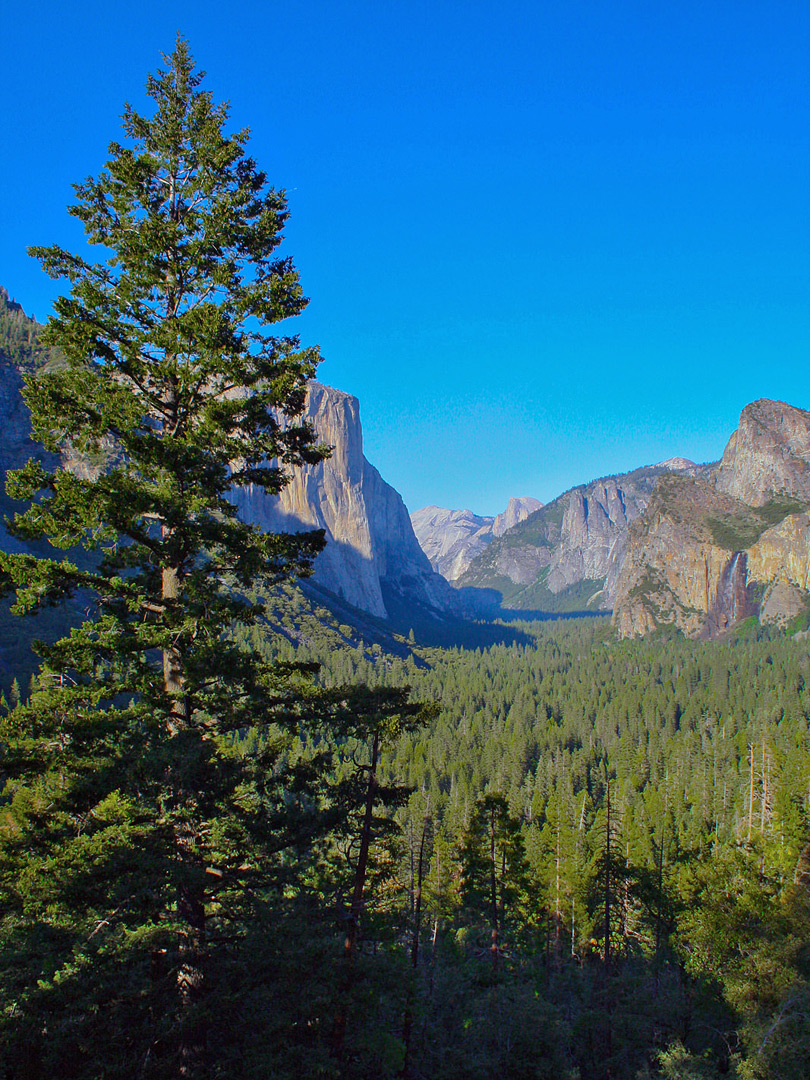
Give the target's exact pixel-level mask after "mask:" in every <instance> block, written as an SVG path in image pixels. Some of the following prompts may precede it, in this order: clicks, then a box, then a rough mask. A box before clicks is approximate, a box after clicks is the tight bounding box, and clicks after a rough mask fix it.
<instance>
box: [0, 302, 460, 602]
mask: <svg viewBox="0 0 810 1080" xmlns="http://www.w3.org/2000/svg"><path fill="white" fill-rule="evenodd" d="M38 332H39V327H38V326H37V324H36V323H35V322H34V320H33V319H30V318H28V317H27V316H26V315H25V314H24V313H23V311H22V308H21V307H20V306H19V305H18V304H16V303H15V302H14V301H12V300H11V299H10V298H9V296H8V293H6V292H5V290H2V289H0V415H2V417H3V432H2V436H0V469H2V474H1V475H2V476H4V475H5V473H6V471H7V470H8V469H14V468H19V467H20V466H21V465H22V464H23V463H24V462H25V461H27V460H28V458H29V457H31V456H32V455H39V456H40V457H41V458H42V459H43V460H45V459H47V458H49V457H50V456H49V455H47V454H46V453H45V451H44V450H43V449H42V447H40V446H38V444H36V443H33V442H32V441H31V438H30V435H31V420H30V416H29V413H28V408H27V406H26V404H25V402H24V401H23V399H22V395H21V390H22V375H23V372H24V371H26V370H29V371H30V370H35V369H36V367H37V366H38V365H39V364H41V363H42V362H43V361H46V362H47V361H48V359H49V354H47V353H46V352H45V351H44V350H43V349H42V348H41V346H39V343H38ZM50 359H53V358H50ZM305 419H306V420H308V421H309V423H311V424H312V425H313V427H314V428H315V431H316V432H317V435H318V439H319V441H320V442H323V443H325V444H326V445H328V446H331V447H333V451H332V456H331V457H330V458H329V459H328V460H326V461H324V462H322V463H321V464H319V465H317V466H315V467H311V468H303V469H297V470H295V471H294V473H293V475H292V476H291V480H290V483H289V485H288V486H287V487H286V488H285V489H284V491H283V492H282V494H281V495H280V496H276V497H274V496H269V495H267V494H265V492H264V491H263V490H261V489H252V490H251V489H248V490H245V491H241V492H239V493H238V495H235V496H234V498H235V501H236V503H237V505H238V506H239V507H240V509H241V510H242V512H243V514H244V515H245V517H246V519H247V520H249V521H252V522H253V523H254V524H256V525H258V526H260V527H261V528H265V529H275V530H287V531H300V530H303V529H324V530H325V532H326V538H327V545H326V548H325V550H324V551H323V552H322V553H321V554H320V555H319V556H318V558H317V560H316V563H315V573H314V575H313V578H314V580H315V581H316V582H317V583H318V584H320V585H321V586H323V587H324V588H326V589H329V590H330V591H331V592H333V593H335V594H336V595H337V596H340V597H343V598H344V599H345V600H346V601H347V602H348V603H350V604H352V605H353V606H354V607H357V608H360V609H362V610H363V611H367V612H369V613H371V614H373V615H377V616H379V617H382V618H385V617H386V616H387V615H388V614H389V610H388V608H389V606H390V604H391V603H394V604H402V603H404V604H416V605H419V606H421V607H422V608H428V609H430V610H432V611H433V612H434V613H439V612H444V611H450V610H452V611H455V612H458V611H460V610H461V602H460V598H459V597H458V595H457V594H456V593H455V592H454V590H453V589H451V588H450V586H449V585H448V584H447V582H446V581H445V580H444V578H442V577H440V576H439V575H438V574H436V573H435V572H434V571H433V569H432V568H431V566H430V563H429V562H428V559H427V556H426V555H425V554H424V553H423V551H422V549H421V548H420V547H419V544H418V542H417V540H416V537H415V536H414V533H413V528H412V526H411V522H410V518H409V516H408V511H407V510H406V509H405V505H404V503H403V502H402V499H401V498H400V496H399V495H398V494H397V492H396V491H394V489H393V488H392V487H391V486H390V485H389V484H386V482H385V481H384V480H383V479H382V477H381V476H380V474H379V473H378V472H377V470H376V469H375V468H374V466H373V465H370V464H369V463H368V461H366V459H365V457H364V456H363V435H362V430H361V426H360V410H359V405H358V402H357V399H356V398H354V397H352V396H351V395H349V394H344V393H341V392H340V391H339V390H333V389H331V388H330V387H326V386H322V385H321V384H319V383H315V382H313V383H311V384H310V387H309V393H308V395H307V405H306V413H305ZM111 452H112V450H111V451H110V453H111ZM103 457H104V455H102V458H103ZM62 463H63V464H64V465H65V467H67V468H69V469H71V470H72V471H73V472H75V473H77V474H78V475H87V476H90V475H94V474H96V475H97V473H98V470H99V469H100V468H103V467H104V460H102V459H100V460H98V461H90V460H87V459H86V458H85V457H82V456H79V455H77V454H75V453H74V452H73V450H72V448H71V447H70V445H69V443H67V444H66V445H65V448H64V450H63V453H62ZM0 502H2V507H0V510H2V511H3V513H4V514H8V513H11V512H12V511H13V505H12V504H11V502H10V500H8V499H7V498H6V496H5V495H4V494H3V493H2V491H0ZM0 545H2V547H4V548H5V549H6V550H14V551H16V550H21V547H22V546H21V545H20V543H19V541H17V540H15V539H14V538H13V537H10V536H9V535H8V534H7V533H6V531H5V528H4V527H3V524H2V515H0ZM386 597H387V598H388V599H387V600H386Z"/></svg>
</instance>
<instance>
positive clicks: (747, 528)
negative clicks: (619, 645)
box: [613, 401, 810, 638]
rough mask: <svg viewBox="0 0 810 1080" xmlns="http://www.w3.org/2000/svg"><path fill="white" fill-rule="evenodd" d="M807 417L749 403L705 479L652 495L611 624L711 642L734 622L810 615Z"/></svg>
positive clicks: (633, 533)
mask: <svg viewBox="0 0 810 1080" xmlns="http://www.w3.org/2000/svg"><path fill="white" fill-rule="evenodd" d="M808 509H810V413H808V412H806V411H804V410H802V409H797V408H795V407H794V406H791V405H786V404H784V403H782V402H776V401H755V402H753V403H752V404H750V405H747V406H746V407H745V408H744V409H743V411H742V414H741V416H740V423H739V426H738V428H737V431H736V432H734V434H733V435H732V436H731V438H730V439H729V442H728V445H727V447H726V449H725V452H724V454H723V458H722V460H721V461H720V463H719V464H718V465H717V466H716V468H714V469H712V470H711V471H709V472H708V473H707V474H705V475H704V476H703V477H691V478H690V477H684V476H674V475H673V476H670V477H667V478H666V479H662V480H660V481H659V483H658V484H657V485H656V488H655V491H654V493H653V497H652V498H651V500H650V503H649V505H648V507H647V509H646V512H645V513H644V514H643V516H641V517H640V518H639V520H637V521H636V522H635V523H634V524H633V525H632V526H631V529H630V534H629V545H628V550H627V557H626V559H625V562H624V566H623V568H622V572H621V575H620V579H619V583H618V588H617V595H616V605H615V610H614V616H613V619H614V623H615V625H616V627H617V629H618V631H619V633H620V635H621V636H623V637H632V636H636V635H641V634H645V633H648V632H650V631H652V630H654V629H656V628H657V627H659V626H665V625H672V626H675V627H677V628H678V629H680V630H682V631H683V632H684V633H685V634H687V635H688V636H691V637H698V636H699V637H707V638H715V637H717V636H719V635H721V634H722V633H723V632H724V631H727V630H728V629H730V628H732V627H734V626H735V625H737V624H738V623H739V622H740V621H741V620H743V619H745V618H748V617H751V616H756V617H758V618H759V619H760V621H762V622H777V623H787V622H788V621H789V620H791V619H792V618H794V617H795V616H796V615H798V614H800V613H803V612H805V611H806V610H807V609H808V605H810V520H809V519H808V513H807V511H808Z"/></svg>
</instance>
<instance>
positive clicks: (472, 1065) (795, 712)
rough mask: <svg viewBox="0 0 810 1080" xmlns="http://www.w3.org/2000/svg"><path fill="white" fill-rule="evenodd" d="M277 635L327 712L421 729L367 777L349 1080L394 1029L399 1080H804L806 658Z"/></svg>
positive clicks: (783, 647)
mask: <svg viewBox="0 0 810 1080" xmlns="http://www.w3.org/2000/svg"><path fill="white" fill-rule="evenodd" d="M279 610H280V611H283V615H279V621H280V623H281V625H282V626H283V627H284V629H285V634H284V636H282V637H281V638H277V639H276V643H275V645H274V646H273V651H275V652H276V654H277V655H278V656H279V657H282V658H283V657H288V658H289V657H292V656H293V655H294V656H297V657H299V658H300V657H301V656H302V655H306V656H308V657H310V658H312V659H314V660H317V661H318V663H319V664H320V678H321V680H322V681H323V683H324V685H325V686H332V685H339V684H342V683H345V682H356V681H363V682H365V683H367V684H369V685H374V684H379V685H382V686H401V685H409V686H411V687H412V690H413V692H414V694H415V695H416V696H417V697H419V698H422V699H424V700H434V701H437V702H439V703H440V712H439V714H438V716H437V717H436V718H435V719H434V720H433V721H432V722H431V724H430V726H429V727H428V728H426V729H425V730H423V731H420V732H418V733H416V734H411V735H407V736H403V737H400V738H398V739H392V740H390V742H389V744H388V747H387V754H386V756H385V758H384V762H383V765H384V776H385V783H387V784H389V785H393V784H402V783H404V784H406V785H407V786H408V787H409V788H410V789H411V795H410V796H409V799H408V802H407V804H406V805H404V806H402V807H400V808H399V809H398V810H396V812H394V813H392V815H391V816H392V818H393V820H395V821H396V823H397V825H398V826H399V828H398V831H397V832H396V834H394V837H392V835H391V834H390V833H389V832H388V831H387V830H383V832H382V834H381V838H380V841H379V843H378V845H377V847H376V849H375V853H376V861H377V870H376V873H377V875H378V876H377V878H376V880H375V882H374V884H373V886H372V887H371V888H370V889H369V891H368V895H367V897H366V910H365V913H364V923H363V936H362V943H361V946H360V954H361V957H362V964H363V979H364V980H367V985H366V987H365V992H366V993H367V994H369V995H371V997H367V998H365V999H364V1004H363V1006H362V1007H361V1006H360V1005H359V1004H358V1007H357V1010H356V1013H355V1022H356V1026H355V1030H354V1039H355V1040H356V1043H355V1052H356V1054H357V1055H358V1059H359V1058H362V1057H363V1055H364V1054H369V1053H370V1048H371V1047H373V1046H374V1045H375V1040H376V1039H383V1042H384V1041H385V1037H386V1036H387V1038H388V1039H393V1040H395V1043H394V1045H395V1046H396V1048H397V1051H398V1052H399V1053H401V1052H402V1047H403V1045H404V1044H403V1039H404V1038H405V1036H404V1035H403V1029H400V1028H398V1024H401V1023H403V1022H404V1021H403V1019H402V1017H403V1016H404V1015H406V1014H407V1015H410V1016H411V1017H412V1020H411V1021H410V1022H409V1023H410V1026H407V1025H406V1028H405V1029H404V1030H405V1032H406V1033H407V1036H408V1037H407V1038H405V1043H407V1046H408V1057H409V1061H410V1068H411V1069H412V1070H413V1075H414V1076H430V1077H453V1076H465V1077H466V1076H470V1077H487V1076H493V1075H504V1076H515V1077H524V1076H525V1077H535V1076H549V1077H552V1076H570V1077H636V1076H647V1075H665V1076H671V1077H690V1076H695V1077H704V1076H705V1077H708V1076H718V1077H719V1076H728V1075H736V1076H740V1077H797V1078H798V1077H803V1076H806V1074H807V1064H806V1062H807V1060H808V1051H809V1050H810V1041H809V1039H810V1027H809V1021H810V1015H808V1005H810V996H809V995H808V989H807V986H806V977H807V974H808V963H809V962H810V951H809V950H808V944H807V931H808V929H810V923H808V917H809V916H810V908H809V907H808V894H807V886H808V882H809V881H810V851H808V837H809V836H810V831H809V826H810V770H808V761H810V730H809V729H808V723H809V721H810V691H808V685H807V681H808V672H809V671H810V649H808V643H807V640H806V637H804V636H803V635H802V634H799V635H798V637H797V638H796V639H794V637H793V636H790V635H785V634H776V633H774V634H771V633H769V632H765V631H763V630H762V629H760V628H758V627H755V626H746V627H743V628H742V629H741V630H739V631H737V633H736V634H734V635H733V636H732V637H730V638H729V639H728V640H727V641H725V642H723V643H701V642H690V641H687V640H685V639H684V638H682V637H680V636H672V637H659V638H654V639H649V640H645V641H636V642H619V641H617V640H616V638H615V635H614V633H613V632H612V631H611V629H610V626H609V623H608V621H607V620H606V619H598V618H594V619H588V620H560V621H556V622H543V623H521V624H516V625H515V626H514V627H513V629H515V630H518V631H519V632H520V633H521V635H523V636H524V637H525V638H526V639H529V641H528V643H524V644H511V645H493V646H489V647H486V648H469V647H468V648H462V647H459V648H452V649H436V648H425V649H423V648H419V647H418V646H416V645H412V648H411V651H410V652H409V654H408V655H407V656H405V657H403V656H401V655H399V656H398V655H392V654H390V653H386V652H385V651H384V650H383V649H381V648H380V646H379V645H375V644H372V645H367V644H364V643H363V642H362V641H361V640H358V639H357V638H356V635H353V634H352V631H351V628H350V627H349V626H347V625H345V624H343V625H342V626H340V625H338V624H337V623H336V622H335V621H334V619H332V620H330V619H329V616H328V613H327V611H326V610H325V609H324V608H323V607H319V608H318V607H315V608H313V607H312V606H311V605H309V604H307V602H306V601H305V599H304V598H303V597H302V596H301V595H300V594H296V593H295V592H290V594H289V595H288V596H287V597H286V599H285V601H284V602H283V603H282V604H280V608H279ZM330 623H331V629H329V626H330ZM254 644H258V641H256V642H254ZM264 647H267V644H266V641H265V645H264ZM299 749H301V748H299ZM362 753H363V749H362V747H358V746H357V745H355V744H354V743H353V742H351V741H350V742H349V743H348V744H346V745H345V746H342V747H339V748H336V754H337V766H336V771H337V775H338V776H340V775H341V773H344V772H345V773H346V774H349V773H351V772H352V771H353V770H354V769H355V767H356V766H355V760H356V759H357V758H358V757H360V759H361V760H362ZM346 872H348V868H347V871H346ZM342 899H343V900H345V894H344V893H341V890H340V887H339V885H338V884H335V892H334V894H333V896H332V897H330V899H329V900H328V901H327V905H328V904H329V903H330V902H331V903H333V904H334V905H336V906H337V909H338V910H339V909H340V904H341V900H342ZM324 900H327V897H326V896H324ZM606 927H609V932H608V933H607V934H606ZM391 963H394V964H395V965H396V964H398V965H399V966H400V968H401V969H402V968H407V967H409V966H410V968H411V972H410V981H409V982H407V984H406V982H405V976H404V974H402V972H400V974H401V975H402V980H403V981H402V983H401V984H400V994H399V997H398V998H396V995H395V1004H394V1003H393V1002H392V1000H391V996H390V995H391V994H392V993H393V992H394V987H395V986H396V985H397V982H396V981H395V978H394V981H392V975H391V974H390V973H389V971H388V966H387V965H389V964H391ZM406 985H407V990H406V989H405V987H406ZM371 987H374V989H373V990H372V989H371ZM403 995H404V999H403ZM370 1002H373V1006H374V1007H373V1009H372V1010H371V1012H370V1013H369V1003H370ZM392 1005H393V1008H392ZM361 1017H362V1018H365V1019H364V1020H363V1021H362V1022H361ZM369 1020H370V1023H369ZM397 1039H398V1042H397ZM377 1053H378V1054H382V1050H381V1049H379V1050H378V1051H377ZM381 1060H382V1059H381V1058H378V1060H377V1061H376V1063H375V1064H374V1065H368V1066H367V1069H368V1072H367V1074H368V1075H375V1074H377V1073H375V1069H376V1070H378V1073H379V1074H380V1075H382V1074H383V1073H384V1071H385V1070H384V1068H383V1066H382V1064H381ZM394 1060H399V1059H398V1058H397V1057H396V1054H394ZM355 1067H356V1068H358V1069H359V1068H360V1067H359V1065H357V1064H355ZM390 1068H391V1070H392V1072H394V1071H395V1070H394V1067H393V1066H390ZM360 1074H364V1073H362V1070H361V1072H358V1075H360Z"/></svg>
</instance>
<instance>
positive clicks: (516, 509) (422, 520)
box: [411, 496, 543, 581]
mask: <svg viewBox="0 0 810 1080" xmlns="http://www.w3.org/2000/svg"><path fill="white" fill-rule="evenodd" d="M542 505H543V504H542V503H541V502H540V501H539V500H538V499H533V498H531V497H530V496H524V497H520V498H511V499H510V500H509V503H508V505H507V507H506V510H504V511H503V513H501V514H498V515H497V517H482V516H480V515H478V514H474V513H473V512H472V511H471V510H445V509H443V508H442V507H439V506H425V507H424V508H423V509H422V510H417V511H416V513H414V514H411V524H412V525H413V531H414V533H415V534H416V539H417V540H418V541H419V544H420V546H421V548H422V550H423V551H424V553H425V554H426V555H427V557H428V559H429V560H430V565H431V566H432V567H433V569H434V570H436V571H437V572H438V573H440V574H441V575H442V576H443V577H445V578H446V579H447V580H448V581H456V580H457V579H458V578H460V577H461V575H462V574H463V573H464V571H465V570H466V569H467V567H468V566H469V565H470V563H471V562H472V560H473V559H474V558H475V556H476V555H478V553H479V552H481V551H483V550H484V548H485V547H486V546H487V544H489V543H490V542H491V541H492V539H493V537H497V536H503V534H504V533H505V532H508V530H509V529H511V528H513V527H514V526H515V525H517V524H519V522H521V521H525V519H526V518H527V517H528V516H529V514H533V513H534V512H535V510H539V509H540V508H541V507H542Z"/></svg>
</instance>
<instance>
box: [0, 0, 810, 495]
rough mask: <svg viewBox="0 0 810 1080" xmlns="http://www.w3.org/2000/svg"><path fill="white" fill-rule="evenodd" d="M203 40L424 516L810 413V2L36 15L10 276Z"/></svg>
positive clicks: (51, 236)
mask: <svg viewBox="0 0 810 1080" xmlns="http://www.w3.org/2000/svg"><path fill="white" fill-rule="evenodd" d="M177 31H180V32H181V33H183V34H184V35H185V36H186V37H187V38H188V41H189V44H190V47H191V50H192V52H193V54H194V56H195V57H196V59H197V61H198V63H199V65H200V66H201V67H202V68H204V69H205V70H206V71H207V72H208V78H207V86H208V88H209V89H211V90H212V91H213V93H214V95H215V97H216V98H217V99H220V100H221V99H229V100H230V102H231V108H232V119H233V126H234V128H236V127H243V126H249V127H250V128H251V129H252V133H253V138H252V142H251V152H252V153H253V155H254V156H255V157H256V158H257V160H258V161H259V163H260V164H261V166H262V167H263V168H264V169H265V170H266V171H267V173H268V176H269V178H270V180H271V181H272V182H273V183H274V184H275V185H276V186H278V187H284V188H286V190H287V192H288V196H289V202H290V208H291V214H292V216H291V220H290V224H289V226H288V229H287V242H286V245H285V247H286V250H287V252H288V253H289V254H291V255H292V256H293V257H294V259H295V261H296V264H297V266H298V268H299V270H300V273H301V277H302V281H303V285H304V288H305V291H306V293H307V295H309V296H310V297H311V304H310V306H309V308H308V309H307V312H306V313H305V314H304V316H302V317H301V318H300V319H299V320H297V322H298V330H299V332H300V333H301V335H302V338H303V340H304V341H305V342H306V343H313V342H318V343H320V345H321V347H322V350H323V354H324V357H325V360H324V363H323V366H322V368H321V378H322V380H323V381H325V382H328V383H330V384H331V385H333V386H337V387H339V388H340V389H342V390H347V391H349V392H351V393H353V394H356V395H357V396H358V397H359V398H360V402H361V415H362V419H363V426H364V434H365V450H366V456H367V457H368V458H369V459H370V460H371V461H372V462H373V463H374V464H375V465H376V466H377V467H378V468H379V470H380V471H381V473H382V475H383V476H384V477H385V479H386V480H388V481H389V483H391V484H393V485H394V487H396V488H397V490H398V491H400V492H401V494H402V495H403V497H404V499H405V502H406V504H407V505H408V507H409V508H410V509H411V510H416V509H418V508H419V507H421V506H423V505H425V504H428V503H435V504H438V505H441V506H449V507H465V506H466V507H470V508H471V509H472V510H474V511H476V512H478V513H496V512H498V511H499V510H501V509H502V508H503V507H504V506H505V504H506V500H507V498H508V497H509V496H510V495H534V496H536V497H537V498H540V499H543V500H544V501H547V500H549V499H551V498H553V497H554V496H555V495H557V494H559V493H560V492H561V491H563V490H564V489H565V488H567V487H570V486H571V485H573V484H575V483H579V482H582V481H586V480H589V479H592V478H593V477H595V476H597V475H602V474H605V473H610V472H618V471H624V470H627V469H630V468H633V467H635V466H637V465H641V464H648V463H651V462H655V461H658V460H661V459H662V458H666V457H669V456H672V455H675V454H680V455H684V456H686V457H690V458H693V459H694V460H699V461H703V460H709V459H713V458H716V457H718V456H719V455H720V454H721V452H722V450H723V447H724V445H725V442H726V440H727V438H728V436H729V435H730V433H731V431H732V430H733V429H734V427H735V426H736V422H737V418H738V416H739V413H740V410H741V409H742V407H743V405H745V404H746V403H747V402H748V401H751V400H753V399H755V398H758V397H773V398H779V399H781V400H786V401H789V402H791V403H792V404H795V405H799V406H802V407H804V408H810V6H808V5H807V3H806V2H795V3H794V2H788V0H783V2H782V0H774V2H772V3H771V4H769V5H765V4H764V3H762V2H756V3H753V2H747V0H736V2H733V3H724V2H722V0H719V2H713V3H710V4H706V3H705V0H704V2H701V3H692V2H690V0H679V2H675V0H656V2H655V3H651V2H649V0H639V2H622V0H600V2H586V0H535V2H534V3H527V2H526V3H524V2H522V0H521V2H518V0H514V2H509V0H504V2H502V3H501V4H500V5H497V6H496V5H495V4H493V3H491V2H490V3H483V2H478V0H466V2H462V0H456V2H449V0H433V2H432V3H423V2H422V0H408V2H404V0H376V2H373V0H369V2H351V0H347V2H338V0H333V2H331V3H327V2H316V0H300V2H295V0H289V2H287V3H284V4H274V3H267V2H264V3H243V4H241V5H239V6H238V7H236V6H235V7H233V8H231V9H226V8H224V7H223V5H222V4H221V3H219V2H217V3H214V2H210V0H194V2H193V3H192V2H188V3H186V2H182V3H173V2H171V0H167V2H163V3H154V2H152V0H143V2H140V3H138V4H134V3H128V2H122V3H119V4H117V5H112V4H110V3H109V2H108V0H107V2H105V3H103V4H102V3H97V2H86V3H81V2H79V3H77V4H74V5H69V4H65V3H55V2H50V0H45V2H37V0H29V2H28V3H27V4H25V5H20V4H18V5H13V6H12V7H10V8H9V10H8V11H7V12H5V13H4V31H3V39H4V42H3V45H2V47H0V58H2V64H0V92H1V93H2V101H3V103H4V108H3V122H2V125H1V127H0V130H2V135H0V140H2V162H3V168H2V176H0V185H2V190H0V284H3V285H5V287H6V288H7V289H8V290H9V292H11V293H12V295H14V296H15V297H16V298H17V299H18V300H19V301H20V302H21V303H22V304H23V306H24V307H25V309H26V310H27V311H28V312H29V313H31V312H33V313H34V314H35V315H36V316H37V318H39V319H40V320H44V318H45V317H46V316H47V314H48V311H49V308H50V305H51V303H52V301H53V298H54V297H55V296H56V295H57V294H58V291H59V288H60V286H59V283H56V282H52V281H51V280H50V279H48V278H47V277H46V276H45V275H44V274H43V273H42V271H41V270H40V269H39V266H38V264H36V263H35V262H34V261H33V260H31V259H29V258H28V257H27V256H26V254H25V248H26V246H27V245H29V244H47V243H54V242H56V243H60V244H62V245H64V246H66V247H69V248H72V249H79V248H80V247H81V245H82V243H83V239H82V234H81V229H80V225H79V224H78V223H77V222H75V221H74V220H73V219H71V218H69V217H68V216H67V214H66V213H65V207H66V206H67V204H68V203H69V202H70V201H71V198H72V189H71V186H70V185H71V183H73V182H75V181H78V180H80V179H82V178H84V177H85V176H87V175H88V174H95V173H96V172H97V171H98V170H99V168H100V167H101V166H102V165H103V163H104V160H105V150H106V146H107V143H108V142H109V141H110V140H112V139H115V138H118V137H119V133H120V127H119V118H120V114H121V109H122V106H123V103H124V101H126V100H129V101H131V102H132V103H133V104H134V105H136V106H139V105H141V106H142V105H144V103H145V102H144V94H143V87H144V82H145V78H146V74H147V73H148V72H149V71H153V70H154V69H155V68H156V67H158V66H159V64H160V63H161V61H160V54H161V52H167V51H170V50H171V48H172V46H173V43H174V38H175V34H176V33H177Z"/></svg>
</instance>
